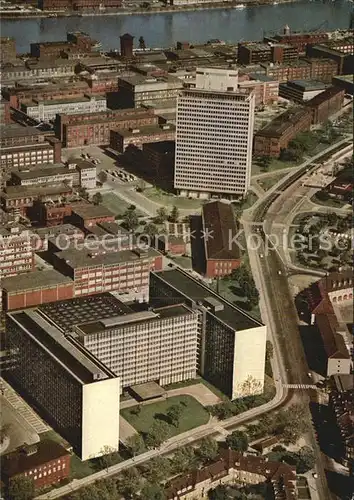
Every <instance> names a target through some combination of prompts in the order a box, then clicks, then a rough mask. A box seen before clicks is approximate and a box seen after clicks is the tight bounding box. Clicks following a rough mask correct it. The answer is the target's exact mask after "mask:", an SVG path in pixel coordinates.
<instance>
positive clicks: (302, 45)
mask: <svg viewBox="0 0 354 500" xmlns="http://www.w3.org/2000/svg"><path fill="white" fill-rule="evenodd" d="M328 40H329V36H328V33H326V32H323V31H312V32H311V31H308V32H306V31H302V32H301V31H300V32H296V31H291V29H290V28H289V26H288V25H286V26H285V27H284V30H283V33H279V34H275V35H272V36H270V37H269V36H268V37H265V38H264V41H265V42H271V43H286V44H289V45H293V46H294V47H297V48H298V50H299V52H300V53H304V52H305V51H306V46H307V45H308V44H316V43H322V42H327V41H328Z"/></svg>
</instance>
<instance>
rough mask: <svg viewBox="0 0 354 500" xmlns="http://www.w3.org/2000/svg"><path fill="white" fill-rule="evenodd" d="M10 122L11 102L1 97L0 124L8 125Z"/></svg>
mask: <svg viewBox="0 0 354 500" xmlns="http://www.w3.org/2000/svg"><path fill="white" fill-rule="evenodd" d="M10 122H11V117H10V103H9V101H7V100H6V99H2V98H0V125H6V124H9V123H10Z"/></svg>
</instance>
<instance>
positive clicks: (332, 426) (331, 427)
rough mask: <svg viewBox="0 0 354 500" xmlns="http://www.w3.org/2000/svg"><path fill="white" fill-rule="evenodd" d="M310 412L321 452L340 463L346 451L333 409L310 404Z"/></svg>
mask: <svg viewBox="0 0 354 500" xmlns="http://www.w3.org/2000/svg"><path fill="white" fill-rule="evenodd" d="M310 411H311V414H312V420H313V424H314V426H315V430H316V434H317V440H318V443H319V446H320V448H321V451H322V452H323V453H325V454H326V455H327V456H328V457H330V458H333V460H335V461H336V462H340V460H341V457H343V456H344V454H345V449H344V446H343V442H342V437H341V434H340V430H339V427H338V425H337V422H336V419H335V415H334V413H333V411H332V409H331V408H330V407H329V406H327V405H322V404H319V403H310Z"/></svg>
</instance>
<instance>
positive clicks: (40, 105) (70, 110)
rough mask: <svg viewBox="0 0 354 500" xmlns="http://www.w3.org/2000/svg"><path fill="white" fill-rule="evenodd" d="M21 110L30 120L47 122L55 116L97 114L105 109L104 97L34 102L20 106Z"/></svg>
mask: <svg viewBox="0 0 354 500" xmlns="http://www.w3.org/2000/svg"><path fill="white" fill-rule="evenodd" d="M21 109H22V111H23V112H24V113H26V114H27V115H28V116H30V117H31V118H34V119H36V120H40V121H44V122H48V121H50V120H54V118H55V116H56V115H57V114H61V113H62V114H67V115H70V114H73V115H75V114H82V113H99V112H102V111H105V110H106V109H107V100H106V97H104V96H102V95H96V96H94V95H92V94H90V95H87V96H84V97H76V98H70V99H60V100H54V99H53V100H50V101H42V100H34V101H32V102H31V103H24V104H21Z"/></svg>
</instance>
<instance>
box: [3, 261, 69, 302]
mask: <svg viewBox="0 0 354 500" xmlns="http://www.w3.org/2000/svg"><path fill="white" fill-rule="evenodd" d="M1 286H2V289H3V290H2V301H3V310H5V311H12V310H14V309H22V308H26V307H34V306H38V305H40V304H45V303H47V302H56V301H57V300H64V299H71V298H72V297H74V282H73V280H72V279H70V278H68V277H67V276H63V275H62V274H61V273H59V272H58V271H55V270H49V271H33V272H31V273H25V274H22V275H18V276H12V277H9V278H4V279H3V280H2V283H1Z"/></svg>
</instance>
